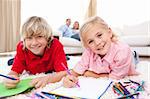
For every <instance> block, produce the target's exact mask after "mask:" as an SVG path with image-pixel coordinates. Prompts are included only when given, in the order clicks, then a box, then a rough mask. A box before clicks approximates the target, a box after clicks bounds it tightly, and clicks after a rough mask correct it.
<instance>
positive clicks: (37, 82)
mask: <svg viewBox="0 0 150 99" xmlns="http://www.w3.org/2000/svg"><path fill="white" fill-rule="evenodd" d="M50 79H51V76H50V75H47V76H44V77H38V78H34V79H32V81H31V83H30V85H31V86H34V87H35V88H43V87H45V86H46V84H48V83H49V80H50Z"/></svg>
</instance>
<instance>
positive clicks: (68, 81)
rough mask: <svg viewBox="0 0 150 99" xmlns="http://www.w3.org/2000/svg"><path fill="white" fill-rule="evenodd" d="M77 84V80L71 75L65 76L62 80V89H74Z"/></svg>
mask: <svg viewBox="0 0 150 99" xmlns="http://www.w3.org/2000/svg"><path fill="white" fill-rule="evenodd" d="M77 83H78V78H77V77H75V76H73V75H67V76H66V77H64V78H63V86H64V87H67V88H68V87H69V88H71V87H75V86H76V85H77Z"/></svg>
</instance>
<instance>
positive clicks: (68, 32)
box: [59, 18, 80, 41]
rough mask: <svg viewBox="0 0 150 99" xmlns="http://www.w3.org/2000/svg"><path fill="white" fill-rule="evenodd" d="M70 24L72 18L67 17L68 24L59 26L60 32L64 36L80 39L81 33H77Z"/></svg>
mask: <svg viewBox="0 0 150 99" xmlns="http://www.w3.org/2000/svg"><path fill="white" fill-rule="evenodd" d="M70 24H71V19H70V18H68V19H66V24H64V25H62V26H61V27H60V28H59V32H60V33H61V34H62V35H63V36H64V37H70V38H74V39H77V40H79V41H80V37H79V33H75V32H74V29H72V28H70ZM78 24H79V23H78Z"/></svg>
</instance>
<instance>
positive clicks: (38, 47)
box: [25, 36, 47, 56]
mask: <svg viewBox="0 0 150 99" xmlns="http://www.w3.org/2000/svg"><path fill="white" fill-rule="evenodd" d="M25 46H26V48H27V49H28V50H30V51H31V52H32V53H33V54H35V55H40V56H41V55H43V54H44V50H45V47H46V46H47V40H46V38H44V37H43V36H36V37H27V38H26V39H25Z"/></svg>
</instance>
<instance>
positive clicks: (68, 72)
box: [61, 63, 80, 87]
mask: <svg viewBox="0 0 150 99" xmlns="http://www.w3.org/2000/svg"><path fill="white" fill-rule="evenodd" d="M61 65H62V66H63V67H64V68H65V70H66V71H67V74H68V75H71V73H70V71H69V69H68V68H67V67H66V66H65V65H64V64H63V63H61ZM76 85H77V86H78V87H80V85H79V83H78V82H77V83H76Z"/></svg>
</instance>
